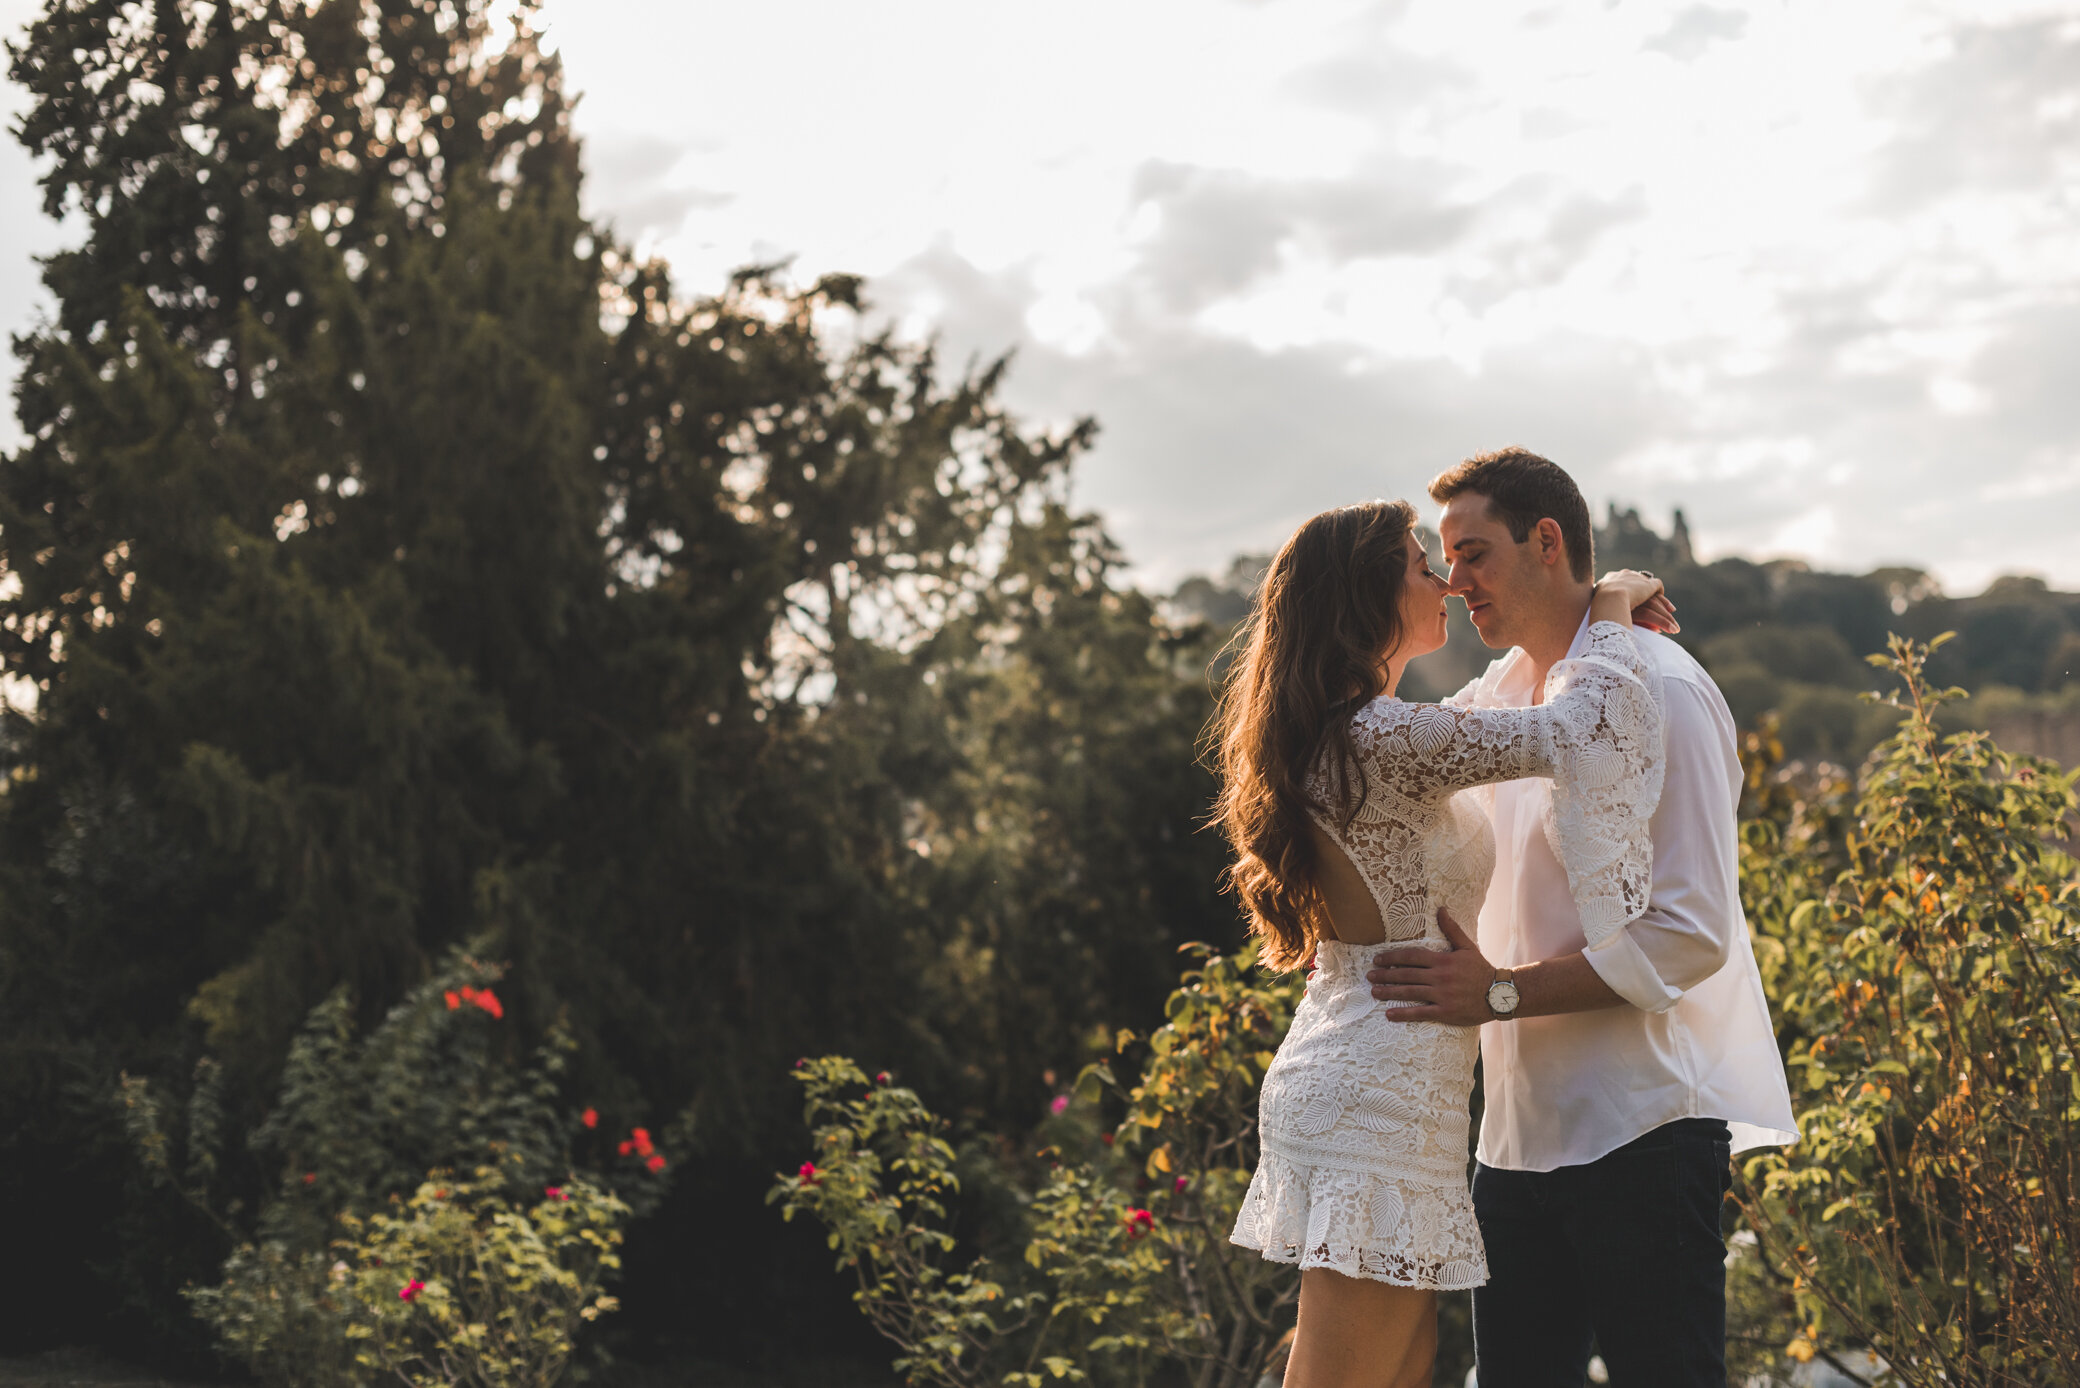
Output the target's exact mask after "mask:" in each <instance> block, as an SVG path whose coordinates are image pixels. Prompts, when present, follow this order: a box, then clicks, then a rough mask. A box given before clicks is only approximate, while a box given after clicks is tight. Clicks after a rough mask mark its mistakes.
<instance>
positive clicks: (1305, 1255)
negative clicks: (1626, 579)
mask: <svg viewBox="0 0 2080 1388" xmlns="http://www.w3.org/2000/svg"><path fill="white" fill-rule="evenodd" d="M1661 711H1662V703H1661V693H1660V685H1659V678H1658V675H1657V674H1656V672H1655V671H1654V669H1653V667H1652V666H1650V665H1649V664H1648V663H1647V662H1646V660H1645V659H1644V657H1642V655H1641V654H1640V650H1639V647H1638V645H1637V644H1636V643H1635V642H1634V641H1633V639H1632V634H1631V632H1630V631H1628V630H1627V629H1626V628H1624V627H1623V626H1619V625H1617V624H1616V623H1610V622H1599V623H1596V624H1595V625H1594V626H1592V627H1591V628H1590V630H1589V644H1588V648H1587V649H1586V651H1585V652H1584V653H1583V655H1582V656H1581V657H1580V658H1578V659H1575V660H1569V661H1563V662H1562V663H1561V664H1559V665H1556V666H1555V667H1554V668H1553V671H1552V673H1551V675H1549V676H1548V678H1547V681H1546V699H1545V702H1544V703H1542V704H1539V705H1537V706H1535V707H1532V708H1522V709H1474V708H1461V707H1452V706H1446V705H1440V704H1407V703H1402V702H1401V701H1399V700H1397V699H1393V698H1390V697H1385V696H1382V697H1381V698H1378V699H1375V700H1373V701H1372V702H1371V703H1370V704H1368V705H1366V706H1365V707H1364V708H1362V709H1360V710H1359V711H1358V712H1357V713H1356V714H1355V715H1353V717H1352V719H1351V735H1352V740H1353V743H1354V745H1355V747H1356V750H1357V753H1358V761H1359V765H1360V767H1361V769H1362V770H1363V773H1364V776H1365V789H1364V801H1363V805H1362V807H1361V808H1360V809H1359V811H1358V815H1357V818H1356V819H1355V820H1353V821H1352V822H1351V824H1350V827H1349V829H1348V830H1345V829H1343V828H1342V827H1341V824H1340V817H1337V816H1330V815H1318V816H1317V822H1318V823H1320V825H1321V827H1322V829H1323V831H1324V832H1326V833H1327V834H1328V835H1329V836H1330V837H1331V838H1333V839H1335V840H1336V841H1337V843H1338V844H1339V845H1340V846H1341V847H1342V849H1343V851H1344V852H1345V853H1346V854H1347V855H1349V857H1350V860H1351V862H1352V864H1353V865H1354V866H1355V867H1356V868H1357V870H1358V872H1359V873H1360V875H1361V876H1363V877H1364V879H1365V881H1366V883H1367V885H1369V886H1370V887H1371V889H1372V895H1373V899H1374V900H1375V901H1376V902H1378V904H1379V913H1380V919H1381V920H1382V921H1383V922H1384V923H1385V925H1386V940H1387V943H1389V944H1394V945H1410V944H1415V945H1420V946H1421V947H1423V948H1428V949H1438V950H1442V949H1446V948H1448V947H1449V946H1448V944H1447V942H1446V940H1445V938H1444V936H1443V934H1442V933H1441V932H1440V931H1439V930H1438V928H1437V907H1438V906H1440V905H1443V906H1445V907H1448V908H1449V909H1450V910H1451V913H1452V917H1453V919H1455V920H1457V921H1459V922H1460V923H1461V925H1462V926H1464V927H1465V928H1466V929H1468V930H1472V929H1473V928H1474V924H1475V921H1476V920H1477V918H1478V917H1479V914H1480V908H1481V901H1482V897H1483V896H1484V895H1485V893H1486V890H1487V885H1488V876H1489V874H1490V872H1491V871H1492V870H1493V868H1494V865H1495V843H1494V837H1493V833H1492V831H1491V830H1490V828H1489V822H1488V815H1487V811H1486V808H1485V805H1484V804H1483V803H1482V800H1481V799H1480V798H1479V797H1477V796H1475V795H1462V794H1459V793H1458V792H1460V791H1464V790H1467V789H1469V788H1470V787H1474V786H1483V785H1492V784H1493V783H1495V782H1497V781H1511V780H1516V779H1518V778H1520V777H1525V776H1550V777H1552V778H1553V796H1552V805H1553V809H1552V813H1551V816H1550V817H1549V818H1548V820H1547V823H1546V832H1547V834H1548V835H1549V836H1550V838H1551V840H1552V843H1553V847H1554V851H1555V854H1556V856H1557V857H1558V858H1559V859H1560V861H1561V862H1562V863H1564V864H1565V865H1566V867H1567V872H1568V879H1569V882H1570V884H1571V885H1572V886H1573V888H1574V895H1575V899H1576V901H1577V902H1578V903H1579V904H1580V906H1581V912H1582V920H1583V924H1584V927H1585V930H1587V931H1588V933H1589V938H1590V939H1592V940H1595V939H1599V938H1601V937H1602V936H1603V935H1605V934H1608V933H1609V931H1611V930H1614V929H1616V928H1618V926H1620V925H1622V924H1624V923H1625V922H1627V921H1630V920H1633V919H1635V918H1637V917H1638V916H1639V914H1640V913H1641V912H1642V911H1644V910H1645V909H1646V904H1647V889H1648V885H1649V882H1650V879H1651V876H1652V870H1653V852H1652V847H1651V845H1650V843H1649V841H1648V838H1647V823H1648V820H1649V819H1651V818H1652V816H1653V813H1654V807H1655V805H1656V804H1657V803H1658V802H1659V800H1660V797H1661V772H1662V763H1663V745H1662V717H1661ZM1326 780H1327V778H1326V777H1325V776H1322V775H1319V774H1318V775H1317V776H1316V778H1315V780H1314V783H1313V785H1312V786H1311V789H1313V791H1314V793H1315V794H1316V796H1317V797H1318V798H1319V799H1321V800H1323V801H1324V802H1325V803H1331V804H1333V803H1334V799H1333V798H1332V795H1331V792H1330V788H1329V787H1328V786H1327V785H1326V784H1324V783H1325V781H1326ZM1381 947H1382V946H1381V945H1379V944H1363V945H1354V944H1344V943H1342V942H1341V941H1335V940H1325V941H1323V942H1322V943H1321V944H1320V945H1319V947H1318V948H1317V949H1316V951H1315V964H1316V967H1315V971H1314V973H1313V975H1312V976H1311V977H1309V979H1308V980H1307V991H1306V995H1305V996H1304V997H1303V998H1302V999H1301V1002H1300V1006H1299V1008H1298V1009H1297V1010H1296V1011H1295V1012H1294V1014H1293V1025H1292V1029H1291V1030H1290V1031H1289V1032H1288V1033H1287V1035H1286V1039H1285V1041H1284V1043H1283V1044H1281V1045H1280V1047H1279V1049H1278V1055H1277V1058H1276V1059H1274V1060H1273V1061H1272V1063H1271V1068H1270V1069H1269V1071H1267V1072H1266V1074H1265V1076H1264V1087H1263V1092H1262V1094H1261V1096H1260V1098H1259V1100H1258V1127H1259V1138H1260V1143H1261V1156H1260V1159H1259V1161H1258V1165H1257V1170H1256V1174H1255V1176H1254V1177H1253V1178H1252V1179H1251V1181H1250V1186H1249V1192H1248V1194H1247V1195H1246V1196H1244V1198H1243V1202H1242V1211H1241V1214H1240V1216H1239V1217H1238V1218H1237V1219H1236V1221H1235V1229H1234V1232H1233V1234H1232V1235H1230V1237H1231V1238H1232V1239H1233V1240H1234V1241H1235V1242H1236V1243H1238V1244H1241V1245H1243V1246H1244V1247H1247V1248H1254V1249H1257V1250H1259V1251H1261V1252H1262V1253H1263V1255H1264V1256H1265V1257H1266V1258H1268V1259H1271V1260H1273V1261H1275V1262H1282V1263H1297V1264H1299V1265H1300V1266H1301V1267H1303V1268H1332V1269H1334V1270H1335V1271H1337V1272H1341V1273H1344V1274H1346V1275H1348V1276H1351V1277H1363V1278H1370V1279H1372V1280H1374V1281H1379V1282H1392V1283H1395V1284H1397V1285H1399V1286H1406V1287H1435V1288H1440V1289H1456V1288H1462V1287H1473V1286H1478V1285H1479V1284H1481V1283H1482V1282H1484V1281H1486V1280H1487V1275H1488V1271H1487V1261H1486V1258H1485V1255H1484V1254H1483V1252H1482V1249H1481V1236H1480V1230H1479V1228H1478V1226H1476V1225H1475V1223H1474V1218H1473V1204H1472V1200H1471V1199H1470V1197H1469V1195H1468V1193H1467V1189H1466V1162H1467V1127H1468V1124H1469V1121H1470V1118H1469V1114H1468V1101H1469V1099H1470V1098H1471V1095H1472V1092H1473V1063H1474V1059H1475V1057H1477V1056H1478V1055H1479V1054H1480V1032H1479V1029H1478V1028H1477V1027H1454V1026H1446V1025H1443V1024H1442V1023H1438V1022H1412V1023H1404V1022H1391V1021H1388V1020H1387V1018H1386V1015H1385V1014H1386V1011H1387V1009H1388V1008H1390V1007H1394V1006H1398V1005H1401V1004H1395V1003H1383V1002H1377V1001H1375V1000H1374V999H1373V997H1372V992H1371V987H1370V985H1369V984H1367V983H1366V981H1365V974H1366V971H1367V970H1368V969H1369V968H1370V967H1371V959H1372V956H1373V955H1374V954H1375V953H1377V952H1378V951H1379V950H1380V948H1381Z"/></svg>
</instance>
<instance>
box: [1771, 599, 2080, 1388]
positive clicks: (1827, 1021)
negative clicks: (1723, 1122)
mask: <svg viewBox="0 0 2080 1388" xmlns="http://www.w3.org/2000/svg"><path fill="white" fill-rule="evenodd" d="M1935 644H1940V642H1937V643H1935ZM1931 649H1933V647H1932V646H1931V647H1923V646H1919V645H1916V644H1914V643H1911V642H1906V641H1902V640H1899V639H1896V638H1895V640H1894V641H1893V643H1892V648H1891V652H1890V654H1889V655H1886V656H1881V657H1874V660H1875V661H1876V662H1877V663H1878V664H1880V665H1882V666H1883V667H1884V668H1886V669H1888V670H1890V671H1891V672H1892V673H1893V674H1894V675H1896V676H1898V678H1899V679H1900V681H1901V683H1902V686H1903V690H1902V692H1901V693H1900V694H1898V695H1896V696H1893V698H1892V699H1891V700H1890V702H1892V703H1893V704H1894V706H1895V707H1897V708H1898V709H1899V710H1900V712H1901V713H1902V715H1903V717H1902V719H1901V721H1900V725H1899V731H1898V732H1897V733H1896V734H1895V735H1894V736H1893V737H1892V738H1891V739H1890V740H1889V741H1888V742H1886V743H1885V744H1884V745H1882V746H1881V747H1880V748H1879V749H1878V750H1877V751H1876V752H1875V753H1874V754H1873V756H1872V758H1871V760H1870V761H1869V762H1868V763H1867V764H1866V766H1865V767H1864V769H1863V771H1862V772H1861V774H1860V776H1859V778H1858V779H1859V785H1858V786H1857V789H1856V792H1855V798H1854V801H1853V805H1852V804H1851V803H1850V802H1849V799H1848V796H1847V794H1846V792H1845V791H1843V790H1841V789H1838V788H1830V787H1826V786H1819V787H1815V788H1813V793H1809V794H1806V795H1804V796H1796V797H1791V798H1789V799H1788V800H1785V801H1784V802H1782V803H1777V804H1770V803H1765V804H1764V805H1763V807H1762V810H1763V812H1762V813H1761V814H1759V815H1758V816H1757V818H1756V820H1755V822H1753V823H1751V824H1750V825H1749V826H1748V828H1747V830H1746V835H1747V837H1746V841H1745V843H1744V845H1743V861H1742V876H1743V888H1744V894H1745V896H1746V900H1747V903H1748V907H1749V912H1750V917H1751V920H1752V921H1753V924H1754V928H1755V932H1756V956H1757V961H1758V963H1759V964H1760V965H1761V967H1762V972H1763V979H1764V983H1765V989H1766V991H1767V993H1768V995H1769V997H1770V1000H1771V1003H1772V1006H1773V1008H1774V1010H1775V1013H1776V1018H1777V1023H1778V1029H1779V1039H1780V1042H1781V1043H1782V1044H1783V1046H1784V1048H1785V1056H1786V1063H1787V1066H1788V1067H1789V1069H1790V1071H1791V1073H1792V1077H1793V1086H1794V1089H1795V1090H1796V1091H1797V1093H1798V1094H1799V1096H1800V1098H1801V1103H1800V1108H1801V1111H1800V1113H1799V1116H1798V1117H1799V1132H1800V1140H1799V1142H1798V1143H1797V1144H1796V1145H1795V1146H1793V1147H1790V1148H1788V1149H1786V1150H1783V1151H1781V1152H1779V1151H1774V1150H1771V1151H1766V1152H1763V1153H1761V1154H1758V1155H1756V1156H1754V1157H1752V1158H1750V1159H1749V1160H1748V1161H1747V1162H1746V1163H1745V1184H1744V1187H1743V1190H1742V1196H1743V1208H1744V1211H1745V1214H1746V1217H1747V1220H1748V1222H1749V1223H1750V1225H1751V1226H1752V1228H1753V1229H1754V1231H1755V1232H1756V1233H1757V1234H1758V1235H1759V1236H1760V1240H1761V1248H1760V1251H1761V1253H1762V1254H1763V1255H1764V1256H1765V1258H1766V1259H1767V1263H1768V1265H1769V1266H1770V1267H1771V1268H1773V1269H1774V1270H1775V1273H1776V1276H1777V1278H1778V1279H1779V1282H1780V1285H1781V1286H1782V1287H1783V1288H1784V1297H1785V1300H1786V1301H1787V1302H1788V1303H1789V1308H1790V1310H1791V1311H1792V1313H1793V1327H1794V1328H1793V1333H1792V1335H1791V1337H1790V1340H1789V1343H1788V1344H1787V1346H1786V1352H1788V1353H1789V1354H1790V1355H1791V1356H1792V1357H1793V1358H1795V1359H1811V1358H1813V1357H1815V1356H1816V1355H1818V1354H1824V1353H1827V1352H1828V1347H1829V1346H1830V1345H1832V1346H1841V1345H1844V1344H1848V1343H1860V1344H1862V1345H1866V1346H1868V1347H1870V1348H1871V1349H1872V1350H1875V1351H1876V1353H1877V1355H1878V1356H1879V1357H1880V1358H1881V1359H1882V1360H1883V1361H1885V1363H1887V1364H1888V1365H1889V1366H1890V1373H1891V1374H1892V1375H1893V1379H1894V1381H1897V1382H1899V1383H1902V1384H1908V1385H1916V1386H1917V1388H1920V1386H1923V1385H1925V1388H1935V1385H1938V1384H1940V1385H1946V1386H1947V1388H1963V1385H1985V1386H1986V1388H1996V1386H1998V1388H2009V1386H2010V1385H2013V1386H2014V1388H2021V1386H2022V1385H2031V1386H2032V1388H2034V1386H2035V1385H2050V1384H2070V1383H2076V1382H2080V1144H2076V1142H2075V1137H2076V1135H2080V1133H2076V1124H2080V1063H2076V1061H2080V1053H2076V1046H2075V1031H2076V1028H2080V877H2076V872H2075V864H2074V861H2073V859H2072V858H2070V857H2069V856H2067V855H2066V853H2064V852H2063V851H2061V850H2060V849H2059V848H2058V847H2057V846H2056V841H2057V840H2060V839H2062V838H2065V837H2066V836H2067V835H2068V834H2069V833H2070V829H2069V827H2068V822H2069V820H2070V818H2071V816H2073V814H2074V813H2075V810H2076V807H2080V800H2076V797H2075V794H2074V786H2073V779H2074V778H2073V776H2071V775H2068V774H2066V773H2064V772H2061V771H2060V770H2059V768H2058V767H2056V766H2055V765H2052V764H2051V763H2048V762H2045V761H2041V760H2038V759H2034V758H2029V757H2021V756H2013V755H2010V754H2008V753H2005V752H2002V751H2001V750H2000V749H1999V748H1997V747H1995V746H1994V745H1993V744H1992V743H1991V742H1990V741H1989V740H1988V739H1987V738H1986V737H1985V735H1984V734H1981V733H1963V734H1959V735H1955V736H1947V737H1946V736H1944V735H1943V733H1942V731H1941V729H1940V727H1939V726H1938V712H1939V710H1940V708H1941V706H1942V705H1943V704H1944V703H1945V702H1946V701H1947V700H1949V699H1951V698H1954V697H1956V696H1957V694H1958V692H1959V691H1955V690H1935V689H1931V688H1930V687H1929V686H1928V684H1927V682H1926V679H1925V668H1926V662H1927V659H1928V654H1929V651H1930V650H1931ZM1753 788H1755V786H1753V785H1751V789H1753ZM1765 789H1766V788H1765ZM1763 798H1764V799H1765V801H1767V799H1768V797H1767V796H1765V797H1763Z"/></svg>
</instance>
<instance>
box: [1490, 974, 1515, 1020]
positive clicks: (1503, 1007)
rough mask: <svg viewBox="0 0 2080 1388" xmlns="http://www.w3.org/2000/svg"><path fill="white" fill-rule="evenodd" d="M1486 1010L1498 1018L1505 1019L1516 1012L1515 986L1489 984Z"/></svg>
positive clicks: (1503, 983) (1510, 984)
mask: <svg viewBox="0 0 2080 1388" xmlns="http://www.w3.org/2000/svg"><path fill="white" fill-rule="evenodd" d="M1488 1008H1489V1010H1490V1011H1492V1012H1494V1013H1496V1014H1497V1015H1498V1016H1503V1017H1507V1016H1508V1015H1509V1014H1510V1013H1512V1012H1514V1011H1516V1010H1517V985H1516V984H1514V983H1505V982H1498V983H1491V984H1489V985H1488Z"/></svg>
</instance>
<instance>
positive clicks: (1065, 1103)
mask: <svg viewBox="0 0 2080 1388" xmlns="http://www.w3.org/2000/svg"><path fill="white" fill-rule="evenodd" d="M1068 1107H1069V1096H1068V1095H1066V1094H1057V1095H1055V1096H1054V1102H1053V1103H1051V1104H1049V1105H1048V1106H1047V1111H1048V1112H1049V1113H1052V1114H1054V1115H1056V1116H1057V1117H1059V1116H1060V1115H1061V1114H1062V1112H1063V1111H1064V1110H1066V1109H1067V1108H1068Z"/></svg>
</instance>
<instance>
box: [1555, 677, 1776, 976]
mask: <svg viewBox="0 0 2080 1388" xmlns="http://www.w3.org/2000/svg"><path fill="white" fill-rule="evenodd" d="M1666 699H1667V704H1666V717H1667V720H1668V771H1667V775H1666V777H1665V778H1664V780H1663V781H1662V787H1661V802H1660V804H1659V805H1658V806H1656V808H1655V810H1654V818H1653V821H1652V825H1653V828H1652V832H1653V840H1654V885H1653V892H1652V897H1651V900H1650V904H1649V905H1648V907H1647V911H1646V914H1645V915H1642V916H1641V917H1639V918H1638V919H1637V920H1635V921H1632V922H1631V923H1630V924H1628V925H1626V926H1624V927H1622V928H1621V929H1619V930H1617V931H1616V932H1614V933H1613V934H1612V935H1610V936H1609V937H1607V938H1606V939H1604V940H1603V941H1602V942H1600V943H1599V944H1597V945H1595V946H1592V947H1591V948H1589V949H1588V950H1587V951H1586V952H1585V955H1584V957H1585V958H1587V959H1588V961H1589V967H1591V968H1592V969H1594V970H1596V974H1597V976H1598V977H1599V978H1601V979H1602V980H1603V981H1604V982H1605V983H1606V984H1608V985H1609V986H1610V988H1611V991H1613V992H1615V993H1617V994H1618V996H1620V997H1622V998H1624V999H1625V1000H1626V1001H1627V1002H1629V1003H1631V1004H1632V1005H1633V1006H1635V1007H1637V1008H1639V1009H1640V1010H1641V1011H1644V1012H1665V1011H1667V1010H1668V1009H1669V1008H1671V1007H1673V1006H1675V1005H1676V1003H1677V1001H1678V1000H1680V999H1681V998H1682V996H1683V994H1684V993H1686V992H1688V991H1689V990H1690V989H1692V988H1694V987H1696V986H1697V985H1698V984H1700V983H1702V982H1704V981H1705V980H1706V979H1708V978H1710V977H1711V976H1712V975H1713V974H1716V973H1717V972H1718V971H1719V970H1720V968H1721V967H1723V966H1724V965H1725V963H1726V960H1727V958H1728V956H1729V953H1730V952H1731V950H1732V947H1733V941H1734V935H1735V932H1736V931H1745V930H1746V928H1747V919H1746V917H1745V916H1744V915H1743V914H1742V912H1741V901H1740V874H1739V862H1738V851H1739V850H1738V848H1737V847H1736V844H1737V842H1738V839H1737V835H1736V832H1735V824H1734V817H1735V815H1736V813H1737V812H1738V809H1739V805H1740V791H1741V768H1740V755H1739V752H1738V751H1737V750H1736V747H1737V744H1736V742H1735V739H1734V727H1733V716H1732V714H1730V713H1729V712H1728V711H1727V709H1726V703H1725V701H1724V700H1723V699H1721V698H1719V697H1718V695H1717V691H1713V690H1707V689H1706V688H1704V687H1702V686H1700V685H1699V684H1698V683H1696V682H1695V681H1693V680H1691V679H1687V678H1682V677H1677V676H1672V677H1671V678H1669V679H1668V681H1667V685H1666Z"/></svg>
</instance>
